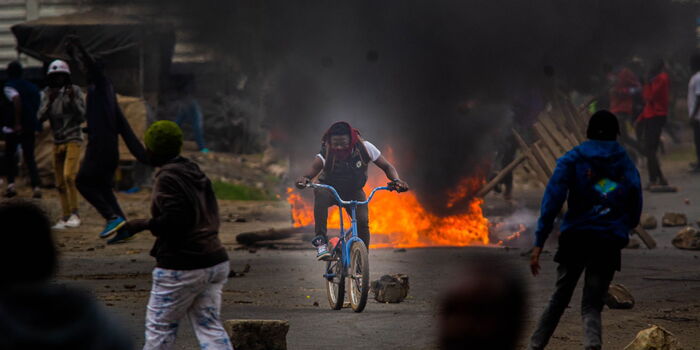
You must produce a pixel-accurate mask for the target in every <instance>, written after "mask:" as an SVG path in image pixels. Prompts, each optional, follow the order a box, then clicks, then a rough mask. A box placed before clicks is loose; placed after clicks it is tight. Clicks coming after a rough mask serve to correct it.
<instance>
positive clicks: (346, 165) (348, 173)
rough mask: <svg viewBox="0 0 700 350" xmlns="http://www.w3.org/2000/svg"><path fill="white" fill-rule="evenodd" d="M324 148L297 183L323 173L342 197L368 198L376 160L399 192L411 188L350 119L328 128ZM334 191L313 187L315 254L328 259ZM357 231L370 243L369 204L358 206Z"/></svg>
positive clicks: (323, 178) (322, 177) (303, 183)
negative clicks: (370, 168) (371, 168)
mask: <svg viewBox="0 0 700 350" xmlns="http://www.w3.org/2000/svg"><path fill="white" fill-rule="evenodd" d="M321 141H322V145H321V151H320V152H319V153H318V154H317V155H316V158H315V159H314V161H313V163H312V164H311V168H310V169H309V170H308V171H307V172H306V175H304V176H302V177H300V178H299V179H298V180H297V187H299V188H303V187H305V186H306V185H307V184H308V183H310V182H311V179H313V178H315V177H316V176H317V175H319V173H320V174H321V175H320V176H319V178H318V181H319V182H320V183H322V184H326V185H330V186H333V187H334V188H335V189H336V190H337V191H338V194H340V197H341V198H342V199H343V200H357V201H364V200H366V196H365V192H364V191H363V190H362V187H364V185H365V183H366V182H367V168H368V166H369V163H370V162H374V164H376V165H377V166H378V167H379V168H380V169H382V170H383V171H384V173H385V174H386V177H387V178H388V179H389V180H391V181H392V186H394V187H395V188H396V190H397V191H399V192H404V191H407V190H408V184H406V183H405V182H404V181H401V180H400V179H399V174H398V173H397V172H396V169H395V168H394V166H393V165H391V163H389V162H388V161H387V160H386V159H385V158H384V157H383V156H382V154H381V152H380V151H379V149H377V147H375V146H374V145H373V144H371V143H370V142H369V141H365V140H363V139H362V138H361V137H360V132H359V131H357V130H356V129H353V128H352V127H351V126H350V124H349V123H347V122H336V123H334V124H333V125H331V127H330V128H329V129H328V131H326V133H325V134H324V135H323V138H322V139H321ZM336 204H337V202H336V200H335V198H334V197H333V195H332V194H331V193H330V192H329V191H327V190H325V189H321V188H317V189H314V222H315V224H316V228H315V230H316V237H315V238H314V239H313V241H312V242H311V243H312V244H313V245H314V246H315V247H316V248H317V250H318V253H317V254H316V258H317V259H318V260H325V259H327V258H329V257H330V256H331V253H330V252H329V251H328V237H327V235H326V224H327V220H328V208H329V207H330V206H333V205H336ZM356 215H357V231H358V232H357V233H358V236H359V237H360V239H362V241H363V242H364V243H365V245H366V246H367V247H369V214H368V209H367V206H366V205H361V206H358V207H357V211H356Z"/></svg>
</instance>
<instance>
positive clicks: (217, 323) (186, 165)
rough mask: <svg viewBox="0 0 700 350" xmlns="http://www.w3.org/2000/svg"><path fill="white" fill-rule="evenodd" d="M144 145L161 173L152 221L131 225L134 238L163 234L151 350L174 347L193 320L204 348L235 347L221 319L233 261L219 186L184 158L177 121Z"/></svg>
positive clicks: (156, 250) (161, 125) (159, 127)
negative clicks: (223, 231) (224, 239)
mask: <svg viewBox="0 0 700 350" xmlns="http://www.w3.org/2000/svg"><path fill="white" fill-rule="evenodd" d="M144 141H145V143H146V150H147V152H148V153H149V158H150V159H151V162H152V164H153V165H154V166H156V167H158V171H157V172H156V175H155V179H154V184H153V195H152V201H151V218H150V219H135V220H130V221H128V222H127V224H126V225H125V226H124V228H125V231H124V232H129V234H131V235H134V234H136V233H138V232H141V231H144V230H150V231H151V233H152V234H153V235H154V236H156V242H155V243H154V245H153V249H152V250H151V255H152V256H154V257H155V258H156V268H155V269H153V287H152V289H151V297H150V299H149V300H148V309H147V311H146V344H145V345H144V347H143V348H144V350H150V349H171V348H173V343H174V342H175V338H176V336H177V330H178V327H179V325H180V321H181V320H182V318H184V317H188V318H189V321H190V324H191V325H192V327H193V328H194V333H195V335H196V336H197V340H199V346H200V347H201V348H202V349H208V350H215V349H216V350H218V349H224V350H228V349H232V345H231V343H230V340H229V337H228V335H227V333H226V331H225V330H224V327H223V325H222V323H221V319H220V318H219V313H220V312H221V293H222V290H223V287H224V284H226V281H227V279H228V273H229V260H228V254H227V253H226V249H225V248H224V246H223V245H222V244H221V241H220V240H219V207H218V204H217V202H216V197H215V196H214V190H213V189H212V185H211V181H210V180H209V178H208V177H207V176H206V175H205V174H204V173H203V172H202V171H201V170H200V169H199V166H198V165H197V164H195V163H194V162H192V161H190V160H189V159H187V158H184V157H182V156H180V152H181V150H182V142H183V136H182V130H181V129H180V127H178V126H177V124H175V123H174V122H171V121H167V120H161V121H157V122H155V123H153V124H152V125H151V126H150V127H149V128H148V130H146V135H145V138H144ZM119 237H120V236H119V235H118V236H116V237H115V239H117V238H119Z"/></svg>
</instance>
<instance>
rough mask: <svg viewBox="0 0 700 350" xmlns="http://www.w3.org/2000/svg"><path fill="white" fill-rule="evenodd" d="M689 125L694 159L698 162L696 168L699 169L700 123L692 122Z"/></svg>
mask: <svg viewBox="0 0 700 350" xmlns="http://www.w3.org/2000/svg"><path fill="white" fill-rule="evenodd" d="M691 124H692V125H693V140H694V141H695V157H696V159H697V162H698V164H697V166H696V167H700V121H698V120H693V121H692V122H691Z"/></svg>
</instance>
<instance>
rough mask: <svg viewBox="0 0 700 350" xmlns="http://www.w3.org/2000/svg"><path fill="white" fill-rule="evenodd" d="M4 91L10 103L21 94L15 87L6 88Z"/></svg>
mask: <svg viewBox="0 0 700 350" xmlns="http://www.w3.org/2000/svg"><path fill="white" fill-rule="evenodd" d="M2 90H3V92H4V93H5V97H7V99H8V100H10V101H12V99H13V98H15V96H19V92H17V89H15V88H13V87H9V86H5V88H4V89H2Z"/></svg>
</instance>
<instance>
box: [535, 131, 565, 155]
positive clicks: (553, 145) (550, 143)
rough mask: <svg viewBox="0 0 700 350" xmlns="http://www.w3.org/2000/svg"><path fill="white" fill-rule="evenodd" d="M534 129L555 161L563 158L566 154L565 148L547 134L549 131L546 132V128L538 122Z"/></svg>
mask: <svg viewBox="0 0 700 350" xmlns="http://www.w3.org/2000/svg"><path fill="white" fill-rule="evenodd" d="M533 127H534V128H535V134H537V137H539V138H540V140H542V142H544V145H545V146H546V148H547V150H548V151H549V154H550V155H551V156H552V157H553V158H554V160H556V159H557V158H559V157H561V156H562V155H563V154H564V153H565V152H566V150H565V149H564V148H563V147H561V146H559V145H558V144H557V142H556V141H554V140H553V139H552V137H550V136H549V135H548V134H547V131H545V130H544V126H542V124H541V123H540V122H536V123H535V124H534V125H533Z"/></svg>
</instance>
